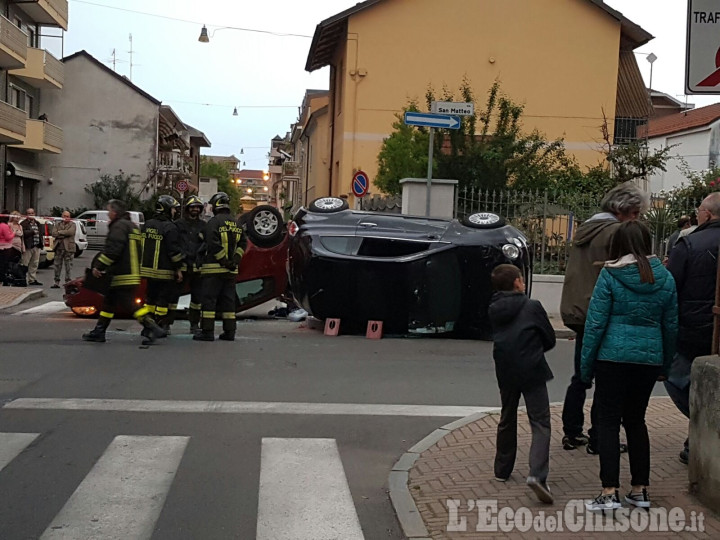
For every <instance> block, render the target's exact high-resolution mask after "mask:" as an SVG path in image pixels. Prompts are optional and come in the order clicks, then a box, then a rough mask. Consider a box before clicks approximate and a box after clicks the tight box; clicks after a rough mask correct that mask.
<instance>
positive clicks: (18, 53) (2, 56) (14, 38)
mask: <svg viewBox="0 0 720 540" xmlns="http://www.w3.org/2000/svg"><path fill="white" fill-rule="evenodd" d="M27 43H28V36H27V34H26V33H25V32H23V31H22V30H20V29H19V28H18V27H17V26H15V25H14V24H13V23H12V22H10V20H9V19H7V18H5V17H3V16H1V15H0V67H2V68H5V69H12V68H17V67H22V66H24V65H25V60H26V59H27V49H28V46H27Z"/></svg>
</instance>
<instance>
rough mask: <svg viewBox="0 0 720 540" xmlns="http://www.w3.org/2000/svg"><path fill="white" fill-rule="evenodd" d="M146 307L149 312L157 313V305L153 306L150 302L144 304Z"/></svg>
mask: <svg viewBox="0 0 720 540" xmlns="http://www.w3.org/2000/svg"><path fill="white" fill-rule="evenodd" d="M143 307H144V308H147V310H148V313H155V306H152V305H150V304H143Z"/></svg>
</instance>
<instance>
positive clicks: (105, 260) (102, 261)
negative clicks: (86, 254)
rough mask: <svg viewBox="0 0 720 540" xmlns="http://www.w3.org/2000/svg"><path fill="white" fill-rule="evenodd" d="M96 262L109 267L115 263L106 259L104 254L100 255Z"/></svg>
mask: <svg viewBox="0 0 720 540" xmlns="http://www.w3.org/2000/svg"><path fill="white" fill-rule="evenodd" d="M98 262H99V263H102V264H104V265H105V266H110V265H111V264H113V263H114V262H115V261H113V260H112V259H111V258H110V257H108V256H107V255H105V254H104V253H102V254H101V255H100V256H99V257H98Z"/></svg>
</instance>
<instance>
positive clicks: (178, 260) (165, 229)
mask: <svg viewBox="0 0 720 540" xmlns="http://www.w3.org/2000/svg"><path fill="white" fill-rule="evenodd" d="M179 207H180V203H178V202H177V201H176V200H175V198H174V197H172V196H171V195H160V197H158V200H157V202H156V203H155V213H154V214H153V217H152V218H151V219H149V220H148V221H146V222H145V225H144V226H143V233H142V235H143V253H142V265H141V267H140V275H141V276H142V277H144V278H145V279H146V280H147V294H146V300H145V307H147V308H148V310H149V312H150V313H151V314H154V318H155V321H156V322H157V323H158V325H160V327H161V328H162V329H163V330H164V333H165V335H167V333H168V330H169V328H170V321H169V318H168V314H169V311H170V304H172V303H173V302H175V307H177V297H178V287H179V285H178V284H179V283H182V280H183V268H184V259H185V256H184V254H183V251H182V249H181V247H180V238H179V234H178V229H177V226H176V225H175V223H173V218H174V217H175V213H176V212H177V209H178V208H179ZM148 332H149V331H148V329H144V330H143V336H145V337H149V336H148V335H146V334H148Z"/></svg>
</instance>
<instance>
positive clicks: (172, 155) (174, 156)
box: [158, 150, 192, 174]
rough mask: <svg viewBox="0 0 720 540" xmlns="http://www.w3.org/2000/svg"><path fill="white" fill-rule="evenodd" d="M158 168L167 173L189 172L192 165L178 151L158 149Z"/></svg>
mask: <svg viewBox="0 0 720 540" xmlns="http://www.w3.org/2000/svg"><path fill="white" fill-rule="evenodd" d="M158 170H159V171H162V172H167V173H184V174H189V173H190V172H191V171H192V166H191V165H190V163H189V162H188V161H186V160H185V157H184V156H183V155H182V154H181V153H180V152H179V151H174V150H171V151H160V152H159V154H158Z"/></svg>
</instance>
